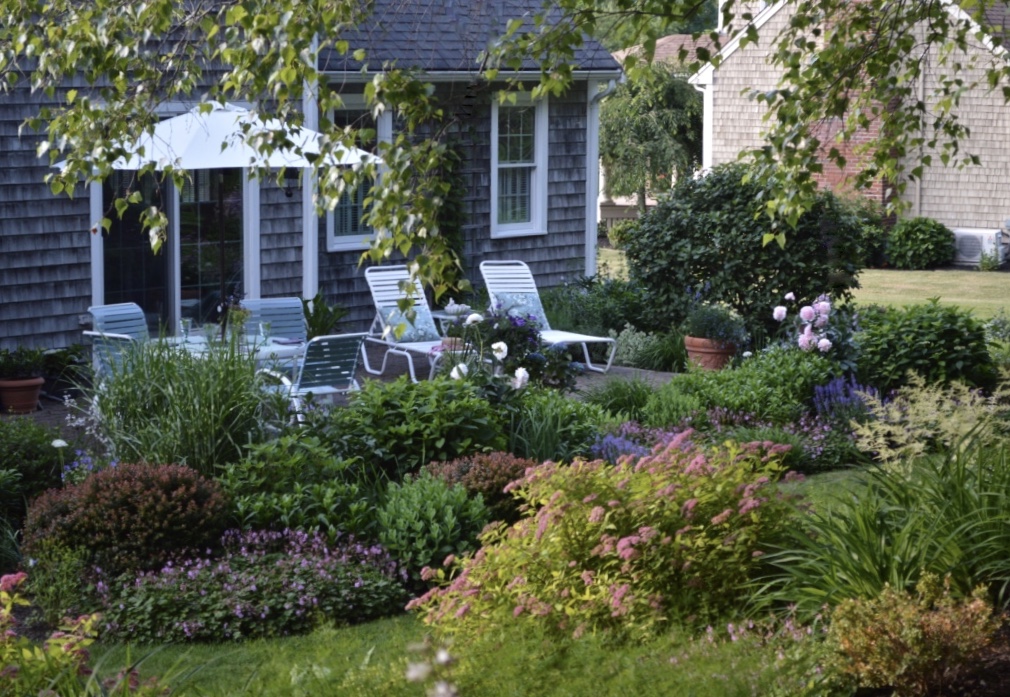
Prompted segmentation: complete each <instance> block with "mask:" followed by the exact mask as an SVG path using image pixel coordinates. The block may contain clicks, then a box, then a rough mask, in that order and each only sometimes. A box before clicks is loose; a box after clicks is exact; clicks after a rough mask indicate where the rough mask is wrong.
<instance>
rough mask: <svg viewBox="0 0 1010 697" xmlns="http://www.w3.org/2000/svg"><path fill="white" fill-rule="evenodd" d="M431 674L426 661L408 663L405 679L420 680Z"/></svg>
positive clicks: (410, 680)
mask: <svg viewBox="0 0 1010 697" xmlns="http://www.w3.org/2000/svg"><path fill="white" fill-rule="evenodd" d="M430 674H431V666H430V665H428V664H427V663H408V664H407V680H408V681H409V682H421V681H422V680H424V679H425V678H427V677H428V676H429V675H430Z"/></svg>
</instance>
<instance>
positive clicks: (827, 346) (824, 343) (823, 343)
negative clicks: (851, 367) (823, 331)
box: [817, 339, 831, 353]
mask: <svg viewBox="0 0 1010 697" xmlns="http://www.w3.org/2000/svg"><path fill="white" fill-rule="evenodd" d="M817 350H818V351H820V352H821V353H827V352H828V351H830V350H831V342H830V341H829V340H828V339H821V340H820V341H818V342H817Z"/></svg>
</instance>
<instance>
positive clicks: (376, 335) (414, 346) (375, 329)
mask: <svg viewBox="0 0 1010 697" xmlns="http://www.w3.org/2000/svg"><path fill="white" fill-rule="evenodd" d="M365 280H366V281H367V282H368V290H369V291H371V293H372V301H373V302H374V303H375V319H374V320H373V321H372V328H371V329H370V330H369V336H368V337H366V339H365V341H366V343H371V344H380V345H382V346H384V347H385V348H386V352H385V353H384V354H383V356H382V365H381V366H380V367H379V369H378V370H375V369H374V368H372V366H371V365H370V364H369V362H368V354H367V352H365V351H364V347H362V355H363V357H364V365H365V370H366V371H368V372H369V373H371V374H372V375H382V374H383V373H384V372H385V371H386V362H387V361H388V359H389V354H391V353H392V354H395V355H398V356H403V357H404V358H406V359H407V369H408V371H409V372H410V379H411V380H413V381H414V382H417V374H416V373H415V372H414V358H413V356H414V355H421V356H424V357H425V358H426V359H427V360H428V367H429V370H428V378H429V379H431V378H432V377H433V376H434V375H435V371H436V370H437V369H438V358H439V357H440V356H441V351H440V349H441V346H442V337H441V335H440V334H439V333H438V329H437V328H436V326H435V320H434V319H433V318H432V316H431V308H429V307H428V299H427V298H426V297H425V296H424V288H422V286H421V282H420V281H419V280H417V279H414V293H413V295H412V296H411V301H412V302H413V308H414V313H415V317H414V321H413V322H410V321H409V320H408V319H407V318H406V317H405V316H404V315H405V313H403V312H402V311H401V310H400V308H399V305H398V304H397V303H398V302H399V301H400V300H402V299H403V298H404V296H405V292H404V290H403V284H405V283H409V282H410V273H409V272H408V271H407V267H406V266H373V267H371V268H368V269H365ZM400 325H405V328H404V330H403V333H402V334H401V335H400V337H399V338H397V337H396V331H395V330H396V328H397V326H400Z"/></svg>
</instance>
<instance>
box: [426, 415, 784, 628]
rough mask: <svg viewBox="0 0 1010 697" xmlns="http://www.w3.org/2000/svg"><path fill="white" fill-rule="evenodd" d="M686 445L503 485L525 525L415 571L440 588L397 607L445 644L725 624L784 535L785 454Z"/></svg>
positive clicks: (554, 468) (550, 469)
mask: <svg viewBox="0 0 1010 697" xmlns="http://www.w3.org/2000/svg"><path fill="white" fill-rule="evenodd" d="M691 435H692V432H691V431H685V432H684V433H682V434H679V435H677V436H676V437H674V438H672V439H671V440H669V441H668V442H666V443H665V444H661V445H658V446H657V447H656V448H655V450H653V452H652V453H651V454H649V455H646V456H643V457H637V458H635V457H627V458H624V459H622V460H621V462H620V464H618V465H617V466H616V467H614V466H610V465H608V464H607V463H605V462H602V461H599V460H597V461H592V462H586V461H576V462H575V463H574V464H572V465H570V466H562V465H556V464H554V463H547V464H545V465H543V466H541V467H539V468H536V469H533V470H530V471H528V472H527V474H526V476H525V477H524V478H523V479H521V480H519V481H517V482H514V483H512V484H511V485H509V488H510V489H511V490H512V491H513V492H514V493H515V494H516V495H517V496H518V497H519V498H520V499H521V500H522V501H523V502H524V503H525V504H526V505H527V506H528V508H527V509H526V510H525V514H524V517H523V518H522V519H521V520H520V521H519V522H518V523H516V524H515V525H513V526H511V527H506V526H505V525H503V524H498V525H497V526H491V527H489V528H488V529H487V530H486V531H485V532H484V534H483V535H482V542H483V548H482V549H481V550H479V551H478V552H477V553H476V554H474V555H473V556H472V557H466V558H464V559H459V560H456V559H453V558H449V559H447V560H446V562H445V565H444V567H443V568H441V569H438V570H432V569H427V570H426V576H427V577H428V578H430V579H436V580H440V581H441V582H442V583H441V585H440V586H438V587H436V588H434V589H432V590H431V591H429V592H428V593H427V594H425V595H424V596H422V597H420V598H418V599H416V600H414V601H412V602H411V603H410V605H409V606H408V607H410V608H414V609H417V610H419V611H420V612H421V613H422V614H423V616H424V620H425V621H426V622H427V623H429V624H434V625H437V626H438V627H439V628H440V629H442V630H444V631H446V632H448V633H455V634H463V635H466V634H471V635H472V634H476V633H479V632H480V631H482V630H486V629H487V628H490V627H494V626H496V625H499V626H500V625H505V624H507V623H509V622H535V623H537V624H540V625H542V626H543V627H544V628H545V629H546V630H548V631H556V632H559V633H562V634H569V635H573V636H580V635H582V634H584V633H585V632H601V631H602V632H609V633H611V634H613V635H614V636H616V637H621V638H644V637H647V636H649V635H651V634H654V633H655V632H657V631H660V630H662V629H664V628H665V627H668V626H670V623H671V622H678V621H681V622H687V623H689V624H695V625H697V624H700V623H703V622H707V621H709V620H711V619H713V618H715V617H718V616H720V615H723V614H724V613H726V612H728V611H730V610H731V609H732V608H733V607H734V604H735V603H738V602H739V601H740V600H741V599H742V598H743V597H744V596H745V586H746V585H747V583H748V582H749V581H750V579H751V578H752V577H753V572H754V570H755V568H756V566H757V564H758V563H759V558H760V557H761V555H762V554H763V552H764V549H765V547H766V545H768V544H770V543H772V542H773V541H774V540H776V539H777V538H778V537H779V535H780V533H782V532H783V531H784V529H785V527H786V526H787V525H788V516H789V512H790V510H791V508H792V504H791V503H790V501H789V500H788V499H787V498H786V497H784V496H782V495H780V494H779V493H778V492H777V490H776V488H775V486H774V482H775V480H776V479H778V478H779V476H780V475H782V474H783V471H784V468H783V466H782V464H781V460H782V455H783V454H784V452H785V451H786V450H787V446H776V445H772V444H770V443H748V444H742V445H741V444H734V443H727V444H725V445H722V446H719V447H717V448H709V449H705V448H703V447H702V446H700V445H697V444H695V443H694V442H692V440H691Z"/></svg>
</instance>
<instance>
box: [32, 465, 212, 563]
mask: <svg viewBox="0 0 1010 697" xmlns="http://www.w3.org/2000/svg"><path fill="white" fill-rule="evenodd" d="M227 516H228V504H227V501H226V497H225V496H224V495H223V494H222V492H221V489H220V487H219V485H218V484H217V483H216V482H214V481H212V480H209V479H205V478H204V477H201V476H200V474H199V473H198V472H196V471H195V470H193V469H191V468H189V467H185V466H183V465H145V464H119V465H117V466H116V467H110V468H109V469H106V470H102V471H101V472H98V473H97V474H94V475H92V476H91V477H88V478H87V479H85V480H84V481H83V482H81V483H80V484H76V485H72V486H68V487H67V488H65V489H54V490H50V491H47V492H46V493H44V494H43V495H42V496H40V497H39V498H37V499H36V500H35V501H34V502H32V504H31V505H30V506H29V507H28V517H27V520H26V523H25V533H24V535H25V554H26V555H29V556H31V555H33V554H34V553H35V550H36V549H41V548H42V546H43V545H45V544H51V545H57V546H61V547H65V548H68V549H84V550H87V552H88V561H89V562H90V563H92V564H96V565H98V566H99V567H101V568H102V569H103V570H104V571H105V572H106V573H107V574H109V575H110V576H115V575H117V574H119V573H122V572H125V571H133V570H136V569H153V568H156V567H158V566H160V565H161V564H163V563H165V561H167V560H168V559H169V558H171V557H172V556H173V555H175V554H178V553H179V552H181V551H183V550H187V549H202V548H204V547H206V546H207V545H208V544H211V543H213V542H214V541H215V540H217V538H218V537H219V535H220V534H221V531H222V530H223V529H224V526H225V523H226V521H227Z"/></svg>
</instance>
